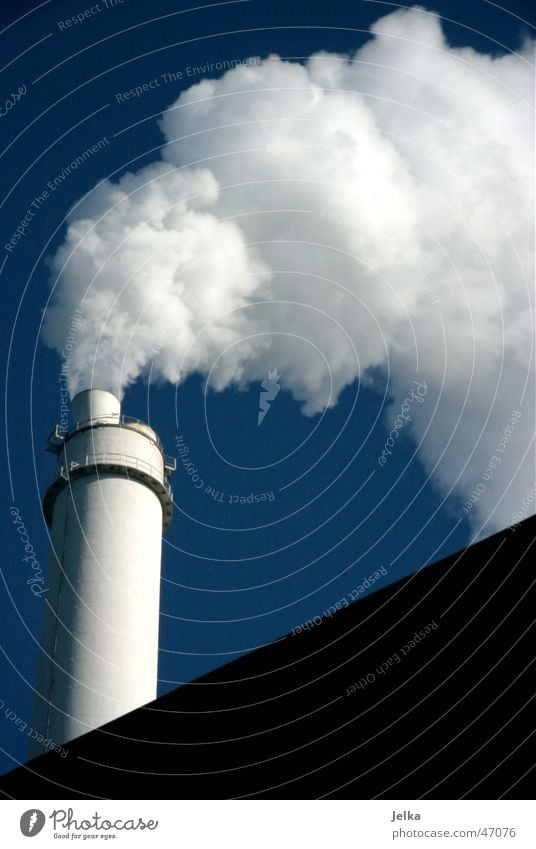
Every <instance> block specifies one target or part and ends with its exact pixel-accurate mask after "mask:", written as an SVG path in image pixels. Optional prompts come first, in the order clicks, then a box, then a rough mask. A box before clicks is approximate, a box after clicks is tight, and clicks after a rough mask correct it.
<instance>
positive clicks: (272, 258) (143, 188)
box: [44, 7, 534, 528]
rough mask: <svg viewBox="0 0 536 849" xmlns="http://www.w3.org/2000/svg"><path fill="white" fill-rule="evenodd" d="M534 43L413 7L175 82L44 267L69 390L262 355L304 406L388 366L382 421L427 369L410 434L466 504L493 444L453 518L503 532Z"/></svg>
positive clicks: (529, 309) (527, 359)
mask: <svg viewBox="0 0 536 849" xmlns="http://www.w3.org/2000/svg"><path fill="white" fill-rule="evenodd" d="M533 53H534V45H533V43H531V42H528V41H527V42H525V44H524V45H523V47H522V48H520V50H519V52H518V53H513V54H507V55H499V56H492V55H487V54H482V53H479V52H476V51H475V50H473V49H472V48H453V47H450V46H449V45H448V43H447V42H446V40H445V37H444V34H443V32H442V29H441V24H440V20H439V19H438V18H437V16H435V15H434V14H432V13H429V12H427V11H426V10H424V9H422V8H421V7H414V8H412V9H405V10H398V11H396V12H394V13H392V14H389V15H387V16H386V17H383V18H381V19H380V20H378V21H377V22H376V23H375V24H374V25H373V26H372V28H371V37H370V39H369V40H368V41H367V42H366V43H365V44H364V46H362V47H360V48H359V49H358V50H357V51H356V52H355V53H353V54H351V55H339V54H333V53H326V52H319V53H316V54H314V55H312V56H311V57H310V58H309V59H308V60H307V61H306V62H305V63H304V64H299V63H296V62H292V61H284V60H282V59H281V58H280V57H278V56H275V55H272V56H270V57H268V58H267V59H265V60H264V61H263V62H261V63H259V64H254V63H248V64H243V65H239V66H237V67H236V68H233V69H232V70H230V71H228V72H227V73H225V74H224V75H223V76H222V77H221V78H220V79H212V80H208V79H205V80H203V81H201V82H200V83H198V84H196V85H193V86H192V87H191V88H189V89H187V90H186V91H184V92H183V93H182V94H181V95H180V97H179V98H178V100H177V101H176V102H175V103H174V104H172V105H171V106H170V107H169V109H168V110H167V111H166V112H165V113H164V115H163V116H162V118H161V120H160V128H161V130H162V133H163V137H164V141H163V146H162V149H161V157H160V159H159V160H158V161H156V162H154V163H153V164H151V165H148V166H146V167H144V168H142V169H140V170H139V171H137V172H136V173H127V174H125V175H124V176H123V177H121V179H119V180H118V181H117V182H112V181H109V180H105V181H103V182H101V183H100V184H99V185H98V186H97V187H96V188H95V189H94V190H93V191H92V192H91V193H90V194H89V195H88V196H87V197H86V198H84V199H83V200H82V202H81V203H79V204H78V205H76V207H75V208H74V210H73V211H72V212H71V215H70V217H69V223H68V230H67V234H66V237H65V241H64V243H63V245H62V246H61V247H60V248H59V250H58V251H57V253H56V255H55V257H54V259H53V281H52V282H53V287H54V291H53V298H52V304H51V306H50V308H49V309H48V311H47V314H46V317H45V326H44V339H45V341H46V343H47V344H48V345H50V346H52V347H54V348H56V349H57V350H58V351H60V352H61V350H62V348H63V344H64V340H65V328H66V327H68V324H69V320H70V316H71V315H72V313H73V312H74V310H75V309H78V308H81V309H82V311H83V318H82V328H81V330H80V333H79V341H78V342H77V344H76V346H75V348H74V350H73V356H72V363H71V371H70V380H71V384H70V390H71V392H72V394H73V395H74V394H76V393H77V392H78V391H80V390H82V389H84V388H87V387H89V386H91V385H94V386H99V387H103V388H107V389H110V390H111V391H113V392H115V393H117V394H122V393H123V391H124V389H125V388H126V387H127V386H128V385H129V384H130V383H132V382H133V381H135V380H136V379H138V378H139V377H140V376H144V377H146V378H150V379H151V380H163V381H171V382H177V381H181V380H184V379H185V378H186V377H187V376H188V375H189V374H191V373H193V372H200V373H202V374H204V375H206V376H207V377H208V383H209V385H210V386H211V387H212V388H214V389H216V390H222V389H224V388H226V387H229V386H232V385H235V386H238V387H243V386H246V385H247V384H248V383H250V382H251V381H258V380H259V381H260V380H263V379H265V378H266V373H267V370H268V368H271V369H273V368H277V371H278V372H280V373H281V379H280V382H281V387H282V388H283V389H286V390H287V391H290V392H291V393H292V394H293V396H294V397H295V398H296V399H297V400H298V401H299V402H300V403H301V405H302V411H303V413H304V414H305V415H309V416H312V415H315V414H318V413H319V412H321V411H323V410H324V409H325V408H326V407H332V406H334V405H335V404H336V403H337V399H338V397H339V395H340V393H341V391H342V390H343V389H344V387H346V386H348V385H350V384H352V383H353V382H354V381H356V380H360V381H362V382H364V383H369V384H370V385H374V380H375V375H376V374H377V370H378V369H380V370H382V371H383V372H384V373H387V374H388V376H389V393H390V400H391V402H392V403H391V404H390V405H389V407H388V409H387V412H386V425H387V428H388V429H389V427H391V426H392V423H393V421H394V420H395V418H396V416H397V414H398V413H399V410H400V408H401V405H402V404H403V402H404V398H405V396H406V393H407V391H408V389H409V388H410V387H411V386H412V381H415V380H417V381H420V382H421V383H424V384H426V387H427V398H426V403H425V404H420V405H418V406H419V409H418V411H417V412H418V415H417V414H415V416H412V417H411V419H412V420H411V421H409V422H408V423H407V425H405V428H404V434H409V435H411V436H412V438H413V439H414V440H415V441H416V442H417V444H418V446H419V457H420V459H421V460H422V462H423V463H424V465H425V468H426V469H427V471H428V472H429V473H430V474H432V475H433V479H434V480H435V481H436V482H437V485H438V487H439V488H440V489H441V491H442V492H447V491H449V490H451V489H454V491H455V492H456V493H457V494H458V495H459V496H460V497H461V498H462V499H463V501H464V503H466V502H467V499H468V496H469V493H471V492H472V491H473V490H474V488H475V486H476V485H477V484H478V483H479V482H480V481H481V480H482V476H483V474H484V472H485V470H486V469H489V466H490V462H491V460H492V458H493V457H495V458H496V461H494V466H493V469H492V472H493V474H492V475H491V476H490V475H489V471H488V480H486V483H485V486H484V491H482V492H480V491H479V493H478V495H479V497H478V498H477V499H476V500H473V502H472V503H471V507H468V508H467V512H468V515H469V516H470V517H471V518H474V517H478V521H479V522H482V521H483V520H489V526H488V527H491V528H498V527H504V526H505V525H509V524H511V523H512V521H513V518H512V516H513V514H514V513H515V511H516V510H517V509H518V508H519V506H520V504H521V502H522V499H523V496H524V494H525V493H527V492H529V491H530V490H531V488H532V486H533V484H534V480H533V470H532V464H531V462H527V450H528V446H529V443H530V440H531V438H532V432H533V424H534V420H533V415H532V410H533V324H532V314H533V306H532V300H533V295H532V283H533V278H534V267H533V264H534V260H533V257H534V243H533V229H532V220H533V204H534V198H533V187H534V117H533V112H532V109H531V106H532V104H533V101H534V74H533ZM414 406H415V408H416V407H417V405H414ZM517 413H519V414H520V415H519V416H517V415H515V414H517ZM512 416H514V418H515V428H509V427H508V423H509V422H510V421H511V419H512ZM507 429H509V430H510V432H511V437H510V438H509V439H508V442H507V444H506V445H503V449H504V450H503V451H502V453H500V452H498V450H497V446H499V444H500V441H501V438H502V437H503V436H504V431H505V430H507ZM404 438H405V437H404ZM529 456H530V455H529ZM497 458H499V459H497Z"/></svg>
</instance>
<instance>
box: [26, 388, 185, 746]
mask: <svg viewBox="0 0 536 849" xmlns="http://www.w3.org/2000/svg"><path fill="white" fill-rule="evenodd" d="M72 412H73V419H74V424H73V428H72V430H71V431H69V432H68V433H67V434H65V435H63V434H62V433H61V429H60V428H59V427H56V429H55V431H54V433H53V435H52V436H51V437H50V438H49V446H48V450H51V451H54V452H55V453H57V454H58V468H57V475H56V478H55V480H54V482H53V483H52V484H51V485H50V486H49V488H48V490H47V492H46V494H45V497H44V501H43V509H44V514H45V518H46V521H47V524H48V525H49V526H50V527H51V529H52V532H51V540H52V550H51V557H50V567H49V576H48V591H47V593H46V595H45V600H46V609H45V619H44V627H43V637H42V643H41V655H40V658H39V665H38V680H37V692H36V697H35V705H34V720H33V726H34V729H35V731H36V733H37V734H38V736H37V737H36V739H35V741H33V744H32V749H31V756H32V757H35V756H37V755H38V754H42V753H43V750H44V749H47V748H50V747H52V746H56V747H57V746H62V745H63V744H65V743H66V742H68V741H69V740H72V739H73V738H75V737H78V736H80V735H81V734H85V733H86V732H88V731H91V730H92V729H94V728H97V727H99V726H100V725H103V724H104V723H106V722H110V721H111V720H113V719H115V718H117V717H118V716H121V715H122V714H124V713H127V712H128V711H131V710H133V709H135V708H137V707H140V706H141V705H143V704H145V703H147V702H150V701H152V700H153V699H154V698H156V685H157V662H158V619H159V596H160V560H161V540H162V530H163V529H164V530H165V529H166V528H167V526H168V525H169V523H170V521H171V517H172V494H171V489H170V486H169V484H168V477H169V475H170V474H171V473H172V472H173V471H174V470H175V461H174V460H173V459H172V460H167V459H166V458H165V457H164V455H163V452H162V446H161V444H160V440H159V438H158V436H157V435H156V433H155V432H154V430H152V428H150V427H149V426H148V425H146V424H144V423H142V422H139V421H137V420H134V419H127V418H126V417H124V416H121V409H120V403H119V400H118V399H117V398H116V397H115V395H112V393H110V392H107V391H105V390H102V389H89V390H86V391H84V392H80V393H79V394H78V395H77V396H76V397H75V398H74V399H73V401H72Z"/></svg>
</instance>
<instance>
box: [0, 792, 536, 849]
mask: <svg viewBox="0 0 536 849" xmlns="http://www.w3.org/2000/svg"><path fill="white" fill-rule="evenodd" d="M532 807H533V806H532V804H531V803H530V802H528V801H508V800H506V801H500V802H497V801H495V800H491V801H422V802H414V801H398V800H397V801H348V800H344V801H341V800H333V801H328V800H318V801H284V800H267V801H262V800H256V801H246V800H244V801H240V800H230V801H202V800H196V801H188V800H185V801H181V800H177V801H175V800H155V801H145V800H143V801H135V800H131V801H111V800H94V801H88V800H83V801H57V802H51V801H39V800H34V801H32V802H31V803H30V802H27V801H13V800H9V801H4V802H2V803H1V805H0V824H1V834H2V845H3V846H6V847H10V849H11V848H12V847H16V846H28V841H29V840H30V839H33V838H35V844H32V845H33V846H35V847H36V849H37V847H45V846H52V845H54V846H61V845H66V843H67V841H69V842H70V843H78V844H84V845H86V846H87V845H88V844H91V845H98V846H102V845H103V844H104V843H106V844H108V846H110V845H111V846H114V847H115V846H117V847H118V849H127V847H128V846H136V847H145V846H153V847H157V846H165V847H166V849H168V847H188V849H215V847H217V849H227V847H229V849H296V847H307V849H326V847H328V846H329V847H338V849H362V848H363V849H376V847H378V849H383V847H387V846H390V847H393V846H400V847H409V846H412V847H422V849H432V847H434V846H437V847H438V849H439V847H447V846H448V847H451V849H464V847H468V846H470V845H471V846H489V847H495V846H497V847H498V846H501V847H505V848H506V847H507V849H529V847H530V849H534V847H535V846H536V828H535V826H534V824H533V821H532V818H533V813H532Z"/></svg>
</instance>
